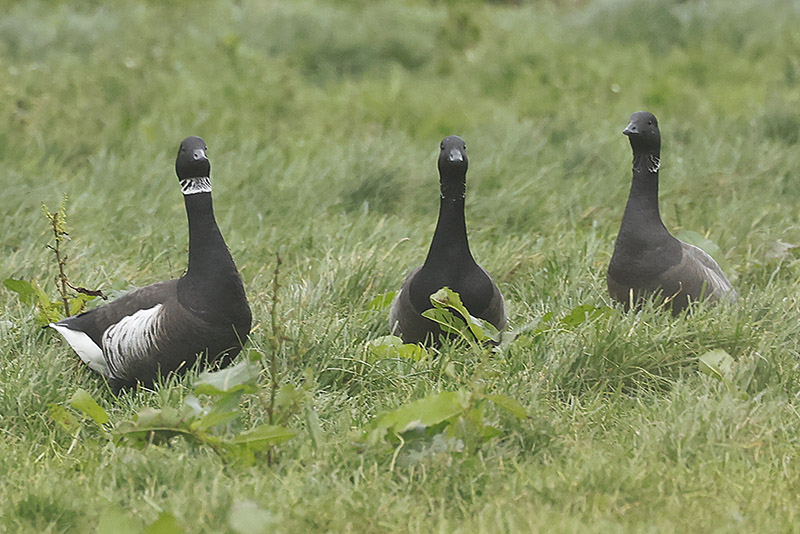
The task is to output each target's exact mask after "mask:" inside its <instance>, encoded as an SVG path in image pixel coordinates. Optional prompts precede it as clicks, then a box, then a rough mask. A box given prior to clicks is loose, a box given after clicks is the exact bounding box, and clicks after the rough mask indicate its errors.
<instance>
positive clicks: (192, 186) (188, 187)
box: [181, 176, 211, 195]
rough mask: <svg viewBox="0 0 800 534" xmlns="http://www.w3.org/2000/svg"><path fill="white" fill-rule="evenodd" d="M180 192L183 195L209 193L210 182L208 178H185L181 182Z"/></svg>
mask: <svg viewBox="0 0 800 534" xmlns="http://www.w3.org/2000/svg"><path fill="white" fill-rule="evenodd" d="M181 192H182V193H183V194H184V195H194V194H196V193H210V192H211V180H210V179H209V178H208V176H206V177H204V178H187V179H185V180H181Z"/></svg>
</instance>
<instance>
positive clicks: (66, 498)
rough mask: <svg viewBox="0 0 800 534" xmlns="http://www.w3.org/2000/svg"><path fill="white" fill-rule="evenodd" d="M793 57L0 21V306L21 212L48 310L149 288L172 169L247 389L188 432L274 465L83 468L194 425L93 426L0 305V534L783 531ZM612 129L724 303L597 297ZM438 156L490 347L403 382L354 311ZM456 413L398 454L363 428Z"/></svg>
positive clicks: (114, 404)
mask: <svg viewBox="0 0 800 534" xmlns="http://www.w3.org/2000/svg"><path fill="white" fill-rule="evenodd" d="M798 27H800V7H799V6H798V4H797V3H796V2H794V1H792V0H742V1H738V2H729V1H727V0H705V1H700V0H697V1H673V0H662V1H656V0H619V1H612V0H595V1H580V0H575V1H566V0H563V1H558V0H553V1H547V0H530V1H525V0H523V1H521V2H508V3H504V2H478V1H471V2H470V1H467V2H447V1H441V2H433V1H430V2H428V1H423V0H419V1H415V0H408V1H404V2H403V1H377V2H372V1H367V0H349V1H342V2H339V1H332V0H331V1H325V0H299V1H296V2H280V1H266V2H258V1H250V0H240V1H229V2H228V1H226V2H205V1H203V2H187V1H179V0H175V1H171V2H144V1H143V2H135V1H132V0H122V1H119V2H110V3H106V2H95V1H89V0H81V1H77V2H44V1H32V0H27V1H21V2H15V3H10V4H8V5H7V6H6V7H5V8H4V12H3V14H2V15H0V94H1V95H2V97H1V98H0V116H2V117H3V120H2V121H0V165H1V166H2V172H0V188H2V194H0V221H1V222H0V226H2V228H3V230H2V240H0V245H2V254H0V279H4V280H5V279H15V280H24V281H28V282H31V283H36V284H38V285H39V286H41V288H42V289H43V290H44V291H45V292H46V293H47V295H48V296H49V297H50V298H52V299H55V298H56V296H57V290H56V282H55V276H56V272H57V268H56V265H55V262H54V259H53V253H52V251H51V250H50V249H48V248H47V246H48V245H49V244H52V240H53V235H52V231H51V230H50V229H49V228H48V222H47V220H46V218H45V217H44V215H43V214H42V209H41V204H42V203H45V204H46V205H47V206H48V207H49V208H50V210H51V211H52V210H55V209H56V208H57V207H58V205H59V202H60V201H61V199H62V196H63V195H66V196H67V198H68V201H67V204H66V206H67V212H68V227H69V236H70V239H69V241H67V242H66V243H64V244H63V247H64V250H65V252H66V254H67V256H68V259H67V264H66V270H67V274H68V276H69V278H70V280H71V281H72V282H73V283H74V284H79V285H81V286H85V287H87V288H99V289H102V290H103V291H104V292H105V293H108V294H111V295H119V294H121V293H122V292H124V291H126V290H129V289H131V288H134V287H141V286H144V285H147V284H150V283H153V282H156V281H160V280H165V279H168V278H171V277H177V276H180V275H181V274H182V272H183V269H184V268H185V265H186V253H187V245H188V241H187V228H186V227H187V225H186V216H185V212H184V207H183V201H182V198H181V194H180V190H179V185H178V183H177V179H176V177H175V172H174V159H175V153H176V151H177V147H178V145H179V143H180V141H181V140H182V139H183V138H184V137H186V136H189V135H199V136H202V137H203V138H204V139H205V140H206V142H207V143H208V146H209V157H210V159H211V164H212V176H211V180H212V184H213V188H214V193H213V194H214V201H215V209H216V216H217V221H218V223H219V226H220V228H221V230H222V233H223V235H224V236H225V238H226V240H227V244H228V246H229V248H230V249H231V252H232V254H233V257H234V258H235V259H236V261H237V264H238V266H239V269H240V271H241V273H242V276H243V279H244V283H245V288H246V290H247V292H248V296H249V299H250V303H251V306H252V309H253V315H254V320H255V322H254V330H253V332H252V335H251V339H250V341H249V344H248V347H249V351H248V354H249V355H250V356H251V357H252V358H253V360H254V363H252V365H254V366H255V368H256V369H257V370H258V371H259V376H258V378H257V379H256V380H255V385H253V383H252V381H251V383H250V385H249V386H248V388H246V389H245V390H243V391H241V392H240V396H239V397H236V399H237V400H238V404H237V405H236V406H234V407H233V408H232V409H233V411H234V412H235V413H236V415H237V416H238V417H237V418H236V419H235V420H226V421H225V422H224V424H220V425H218V426H215V427H213V428H211V429H210V432H211V433H212V434H213V435H214V436H222V437H225V436H235V435H241V433H242V432H245V431H246V429H248V428H253V427H255V426H257V425H259V424H263V423H265V422H266V421H274V422H275V423H276V424H280V425H281V426H282V427H283V428H286V429H291V430H292V432H293V433H294V436H293V437H291V439H288V440H287V441H284V442H282V443H279V444H275V445H274V447H272V448H271V449H270V450H255V451H252V452H251V453H248V454H246V455H243V456H242V457H241V458H231V457H229V456H226V455H225V454H220V451H219V450H217V449H216V448H215V447H213V446H210V445H208V444H207V443H203V442H200V443H198V442H197V441H193V440H191V439H185V438H184V437H181V436H176V437H172V438H170V439H167V440H166V442H164V443H156V442H153V443H145V444H142V443H139V444H135V443H129V442H126V441H118V440H116V439H113V437H112V436H113V435H114V431H115V429H117V430H118V429H119V428H120V425H122V424H123V423H125V422H128V424H130V422H131V421H135V420H136V419H135V418H136V415H137V413H141V411H142V409H144V408H151V409H154V410H162V413H163V411H164V410H168V409H173V408H174V409H182V408H181V407H182V406H185V405H186V403H187V402H188V403H189V404H191V403H192V402H195V400H197V399H199V402H202V403H210V402H213V400H210V399H211V398H210V397H209V396H208V395H204V394H202V393H200V392H198V391H197V390H196V389H195V388H194V384H196V383H197V381H198V380H199V378H198V376H197V374H196V373H190V374H189V375H187V376H186V377H185V378H181V379H175V378H173V379H168V380H165V381H164V382H163V383H162V384H160V385H159V386H158V387H156V388H155V390H154V391H150V390H145V389H140V390H137V391H133V392H130V393H128V394H125V395H122V396H121V397H120V398H115V397H114V396H113V395H112V394H111V392H110V391H109V389H108V387H107V386H106V384H105V383H104V382H103V381H102V380H101V379H100V378H99V377H98V376H97V375H95V374H94V373H92V372H91V371H90V370H88V369H87V368H85V367H84V366H82V365H81V364H80V362H79V360H78V358H77V357H76V356H75V354H74V353H73V352H72V351H71V350H70V348H69V347H68V346H67V345H66V344H65V343H64V342H63V341H62V340H61V339H60V338H59V337H58V336H57V335H56V334H55V333H54V332H52V331H51V330H49V329H47V330H44V329H42V327H41V317H39V314H40V310H39V308H38V307H37V306H36V305H35V304H34V303H32V302H23V301H21V300H20V298H19V295H18V294H17V293H15V292H13V291H10V290H8V289H7V288H6V287H3V288H0V431H1V432H2V434H1V436H2V438H1V439H0V457H1V458H2V459H3V461H2V462H0V478H2V480H3V484H2V485H0V532H15V533H16V532H37V533H62V532H101V533H110V532H130V533H143V532H149V533H156V532H186V533H189V532H232V533H237V534H255V533H260V532H426V533H427V532H464V533H466V532H470V533H471V532H543V531H547V532H636V533H639V532H659V533H661V532H664V533H669V532H742V531H755V532H791V531H795V530H797V528H798V527H797V524H798V520H800V457H799V456H800V455H799V454H798V451H800V443H798V440H799V439H800V406H799V405H800V397H799V393H800V353H799V349H800V341H799V340H798V336H800V303H798V287H800V286H799V285H798V277H799V276H800V261H798V260H799V258H800V211H799V210H798V200H800V179H798V177H800V144H798V141H800V55H799V54H798V53H797V52H798V50H800V32H798V30H797V28H798ZM639 109H646V110H649V111H652V112H653V113H655V114H656V116H657V117H658V118H659V122H660V126H661V133H662V143H663V145H662V146H663V148H662V159H661V162H662V166H661V173H660V176H661V212H662V217H663V219H664V222H665V224H666V225H667V227H668V228H670V229H671V231H673V233H675V234H677V235H682V236H686V238H687V239H693V240H694V241H695V242H697V243H699V244H701V245H703V246H704V247H705V248H706V250H708V251H709V252H710V253H712V254H713V255H714V256H715V257H716V259H717V261H718V262H719V263H720V264H721V266H722V267H723V269H724V270H725V272H726V273H727V275H728V276H729V278H730V279H731V281H732V282H733V284H734V286H735V287H736V288H737V290H738V292H739V296H740V298H739V300H738V301H737V302H736V303H735V304H730V305H728V304H725V305H722V306H719V307H710V306H703V305H699V306H697V307H696V308H695V309H694V310H693V312H692V313H691V314H690V315H681V316H678V317H674V318H673V317H672V316H671V315H669V314H667V313H663V312H661V311H660V310H658V309H657V308H654V307H653V306H652V305H648V306H645V307H644V309H642V310H640V311H638V312H635V313H623V312H622V311H621V310H620V309H619V308H618V307H615V306H614V305H613V303H612V302H611V300H610V299H609V297H608V295H607V291H606V283H605V270H606V267H607V265H608V261H609V259H610V257H611V253H612V251H613V246H614V239H615V237H616V233H617V231H618V229H619V223H620V219H621V217H622V211H623V208H624V205H625V200H626V198H627V193H628V188H629V187H630V178H631V171H630V167H631V153H630V147H629V144H628V141H627V139H626V138H625V137H624V136H623V135H622V134H621V131H622V129H623V128H624V127H625V125H626V124H627V119H628V116H629V115H630V113H632V112H633V111H636V110H639ZM449 134H458V135H460V136H462V137H463V138H464V139H465V140H466V143H467V147H468V154H469V157H470V168H469V172H468V174H467V227H468V231H469V236H470V245H471V248H472V252H473V255H474V256H475V258H476V259H477V261H478V262H479V263H481V264H482V265H483V266H484V267H485V268H486V269H487V271H489V272H490V273H492V275H493V276H494V279H495V280H496V281H497V282H498V285H499V286H500V289H501V290H502V292H503V293H504V295H505V298H506V303H507V309H508V316H509V325H510V326H509V331H510V332H511V333H512V334H514V335H513V337H511V336H510V337H509V338H508V341H507V342H506V343H504V344H503V345H502V346H501V347H500V349H499V350H497V351H492V350H489V349H487V348H485V347H481V346H476V345H471V344H469V343H463V342H452V343H445V345H444V346H443V347H442V348H441V349H439V350H437V351H433V350H431V351H429V354H427V355H423V357H420V353H419V352H418V351H403V350H400V349H397V348H396V347H395V348H392V347H391V346H384V345H379V343H380V340H381V339H383V338H382V336H385V335H387V334H388V329H387V325H386V320H387V314H388V310H387V309H386V308H382V307H381V300H382V299H381V298H380V297H381V296H382V295H386V294H388V293H390V292H392V291H396V290H397V289H398V288H399V286H400V284H401V282H402V280H403V278H404V276H405V275H406V273H407V272H408V271H409V270H411V269H412V268H414V267H415V266H417V265H419V264H420V263H421V262H422V261H423V260H424V257H425V254H426V252H427V247H428V245H429V243H430V238H431V236H432V233H433V229H434V226H435V222H436V214H437V209H438V175H437V171H436V158H437V155H438V146H439V142H440V140H441V139H442V138H443V137H444V136H446V135H449ZM277 257H280V259H281V263H280V265H279V266H278V265H277ZM276 267H277V269H278V277H277V281H278V283H277V289H276V285H275V284H274V278H275V271H276ZM384 300H385V299H384ZM94 304H96V302H92V303H91V304H90V305H94ZM273 316H274V318H275V319H276V320H275V321H274V324H273V321H272V318H273ZM376 340H378V341H376ZM240 360H242V361H243V360H246V358H245V357H244V356H243V357H242V358H241V359H240ZM273 385H274V386H276V387H279V388H281V389H280V391H279V394H278V395H277V397H278V398H277V403H276V404H272V401H271V397H272V394H273V392H274V390H273ZM79 390H83V391H85V392H86V393H88V395H89V396H91V398H93V399H95V400H96V402H97V403H98V404H99V405H100V406H101V407H102V409H103V411H104V413H106V414H107V415H108V417H109V422H107V423H103V424H102V425H97V424H95V423H94V422H93V421H92V420H91V418H90V417H87V416H86V415H85V413H84V412H83V411H81V410H80V409H76V408H75V403H71V402H70V399H74V398H75V397H74V396H75V393H76V392H77V391H79ZM445 394H448V395H451V396H445ZM456 397H457V399H458V402H456V403H455V405H454V406H455V408H454V409H453V410H452V411H451V412H450V413H448V414H447V417H444V416H441V414H434V415H436V417H433V418H432V420H431V421H430V422H429V423H425V424H423V425H420V426H419V427H418V428H416V429H415V430H414V431H413V432H406V433H404V432H401V430H403V429H402V428H401V427H400V426H397V425H395V426H391V425H390V423H389V422H387V421H390V420H391V418H392V417H394V418H396V419H397V420H400V419H402V417H401V416H408V414H409V410H410V411H412V412H413V410H414V409H416V408H417V407H421V406H422V407H426V409H431V406H432V405H434V404H436V402H437V401H442V399H450V400H452V399H454V398H456ZM415 402H416V403H422V404H412V403H415ZM426 403H427V404H426ZM271 406H272V408H271ZM409 406H410V407H411V408H409ZM437 406H440V404H439V405H437ZM54 407H60V409H61V410H60V411H57V410H58V409H59V408H54ZM451 407H452V406H451ZM228 408H231V407H230V406H229V407H228ZM273 408H274V410H273ZM404 409H405V410H406V411H403V410H404ZM434 411H435V410H434ZM273 412H274V413H273ZM58 413H61V414H64V413H67V414H71V415H70V417H71V419H68V421H71V423H69V424H64V421H65V420H64V419H62V420H61V423H59V421H57V420H56V419H54V417H53V415H54V414H58ZM381 422H382V423H381ZM383 423H385V425H386V426H385V428H384V427H382V426H381V424H383ZM376 428H377V429H378V430H381V431H380V432H378V431H377V430H376ZM237 433H238V434H237Z"/></svg>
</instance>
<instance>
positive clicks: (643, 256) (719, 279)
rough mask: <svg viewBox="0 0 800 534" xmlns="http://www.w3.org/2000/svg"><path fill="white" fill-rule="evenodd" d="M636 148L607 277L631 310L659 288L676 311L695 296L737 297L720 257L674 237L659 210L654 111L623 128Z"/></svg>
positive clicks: (614, 292)
mask: <svg viewBox="0 0 800 534" xmlns="http://www.w3.org/2000/svg"><path fill="white" fill-rule="evenodd" d="M622 133H623V134H625V135H627V136H628V139H629V140H630V143H631V148H632V149H633V183H632V184H631V191H630V195H629V196H628V204H627V205H626V206H625V214H624V215H623V216H622V224H621V225H620V229H619V235H618V236H617V242H616V246H615V247H614V255H613V256H612V257H611V264H610V265H609V266H608V273H607V276H606V280H607V282H608V291H609V293H610V294H611V298H613V299H614V300H617V301H619V302H621V303H623V305H624V306H625V308H626V309H628V308H629V307H630V305H631V304H634V305H636V304H637V303H639V302H641V301H642V300H643V299H646V298H647V297H648V296H649V295H651V294H654V293H660V294H661V296H662V298H664V299H665V301H666V305H667V306H668V307H670V308H671V309H672V312H673V313H674V314H678V313H680V312H681V311H682V310H683V309H685V308H686V306H688V305H689V302H691V301H697V300H700V299H706V300H708V301H710V302H718V301H720V300H721V299H731V300H733V299H735V298H736V292H735V291H734V290H733V288H732V287H731V283H730V282H729V281H728V279H727V278H726V277H725V275H724V274H723V272H722V269H720V268H719V265H717V262H715V261H714V259H713V258H712V257H711V256H709V255H708V254H706V253H705V252H704V251H703V250H701V249H699V248H697V247H695V246H693V245H689V244H688V243H684V242H683V241H679V240H678V239H676V238H675V237H673V236H672V235H671V234H670V233H669V231H667V228H666V227H665V226H664V223H663V222H661V215H660V214H659V211H658V169H659V166H660V159H659V158H660V156H661V134H660V133H659V130H658V121H657V120H656V117H655V116H654V115H653V114H652V113H648V112H646V111H637V112H636V113H634V114H633V115H631V118H630V123H629V124H628V126H627V127H626V128H625V130H623V132H622Z"/></svg>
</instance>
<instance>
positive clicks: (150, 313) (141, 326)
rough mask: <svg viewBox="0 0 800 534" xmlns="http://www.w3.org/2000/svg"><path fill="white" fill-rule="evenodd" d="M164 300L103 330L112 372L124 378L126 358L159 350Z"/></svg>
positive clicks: (137, 357)
mask: <svg viewBox="0 0 800 534" xmlns="http://www.w3.org/2000/svg"><path fill="white" fill-rule="evenodd" d="M161 307H162V305H161V304H156V305H155V306H153V307H152V308H148V309H146V310H139V311H137V312H136V313H134V314H133V315H128V316H127V317H123V318H122V319H121V320H120V321H119V322H118V323H116V324H113V325H111V326H109V327H108V328H107V329H106V331H105V332H103V348H104V349H105V355H106V361H107V362H108V368H109V371H110V373H111V374H110V376H112V377H114V378H124V375H125V371H124V368H125V362H126V361H135V360H142V359H147V358H149V357H151V356H153V355H154V354H155V353H157V352H158V338H159V335H160V334H161V319H162V316H163V314H162V313H161Z"/></svg>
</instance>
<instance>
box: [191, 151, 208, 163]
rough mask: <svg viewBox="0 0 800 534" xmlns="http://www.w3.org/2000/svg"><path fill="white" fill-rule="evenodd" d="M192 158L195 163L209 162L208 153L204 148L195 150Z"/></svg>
mask: <svg viewBox="0 0 800 534" xmlns="http://www.w3.org/2000/svg"><path fill="white" fill-rule="evenodd" d="M192 158H193V159H194V161H203V160H208V157H207V156H206V151H205V150H204V149H202V148H195V149H194V152H193V153H192Z"/></svg>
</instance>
